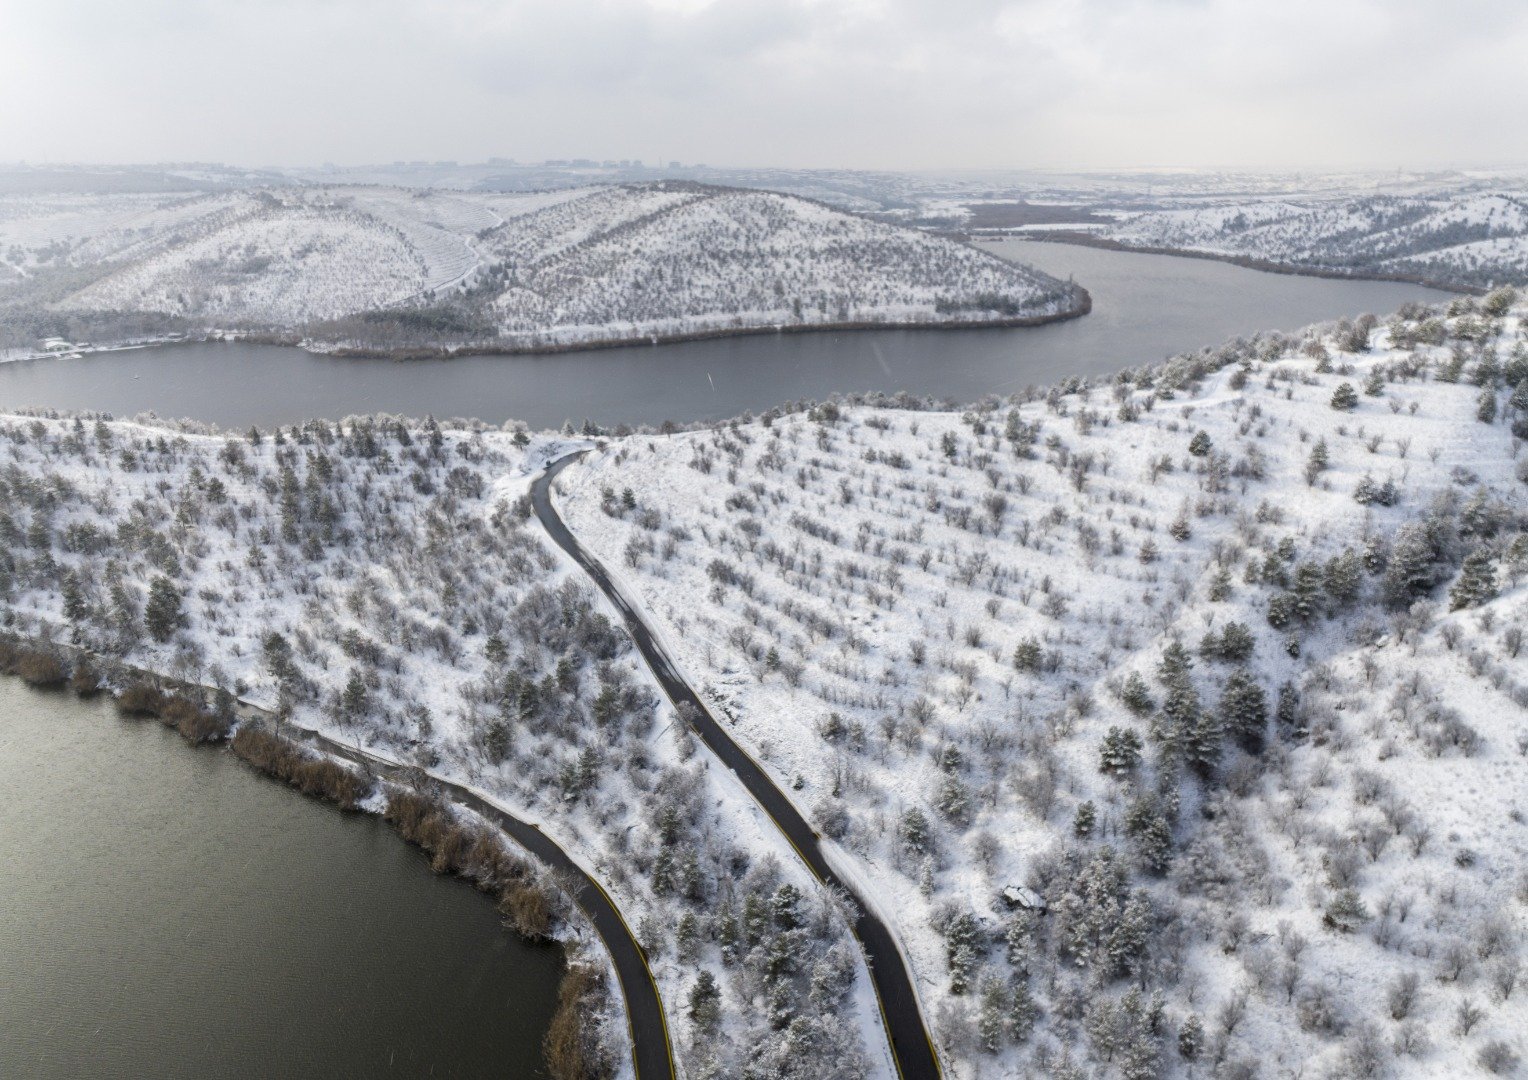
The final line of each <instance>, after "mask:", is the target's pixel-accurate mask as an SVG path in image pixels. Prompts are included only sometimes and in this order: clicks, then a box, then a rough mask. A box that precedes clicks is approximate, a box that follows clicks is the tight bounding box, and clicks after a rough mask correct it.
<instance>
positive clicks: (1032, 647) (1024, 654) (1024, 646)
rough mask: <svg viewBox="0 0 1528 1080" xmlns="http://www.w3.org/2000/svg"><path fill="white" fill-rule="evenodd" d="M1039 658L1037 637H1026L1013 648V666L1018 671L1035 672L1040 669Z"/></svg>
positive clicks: (1040, 656) (1039, 651)
mask: <svg viewBox="0 0 1528 1080" xmlns="http://www.w3.org/2000/svg"><path fill="white" fill-rule="evenodd" d="M1041 659H1042V654H1041V650H1040V641H1039V639H1038V638H1034V637H1027V638H1025V639H1024V640H1023V641H1020V642H1019V643H1018V644H1017V645H1015V646H1014V648H1013V666H1014V668H1016V669H1017V670H1019V671H1025V672H1028V673H1030V674H1035V673H1036V672H1038V671H1039V670H1040V662H1041Z"/></svg>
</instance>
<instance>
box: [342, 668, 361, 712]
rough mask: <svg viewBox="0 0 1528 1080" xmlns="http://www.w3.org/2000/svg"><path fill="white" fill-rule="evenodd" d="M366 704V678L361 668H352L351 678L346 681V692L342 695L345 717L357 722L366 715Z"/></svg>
mask: <svg viewBox="0 0 1528 1080" xmlns="http://www.w3.org/2000/svg"><path fill="white" fill-rule="evenodd" d="M366 706H367V693H366V679H365V677H364V676H362V674H361V669H360V668H351V669H350V678H349V679H348V680H347V681H346V683H345V692H344V693H343V694H342V695H341V697H340V708H341V709H342V710H343V712H344V715H345V719H346V720H348V721H349V722H351V723H355V722H356V721H357V720H359V719H361V717H362V716H364V715H366Z"/></svg>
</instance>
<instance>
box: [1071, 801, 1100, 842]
mask: <svg viewBox="0 0 1528 1080" xmlns="http://www.w3.org/2000/svg"><path fill="white" fill-rule="evenodd" d="M1097 821H1098V809H1097V807H1095V806H1094V805H1093V804H1092V802H1085V803H1083V804H1082V805H1081V806H1079V807H1077V816H1076V818H1074V819H1073V821H1072V835H1074V836H1075V837H1077V839H1079V840H1086V839H1087V838H1088V837H1090V836H1092V835H1093V827H1094V825H1095V824H1096V823H1097Z"/></svg>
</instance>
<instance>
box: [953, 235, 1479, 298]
mask: <svg viewBox="0 0 1528 1080" xmlns="http://www.w3.org/2000/svg"><path fill="white" fill-rule="evenodd" d="M977 235H978V234H973V237H976V236H977ZM981 238H982V239H988V237H981ZM990 239H993V240H1035V241H1039V242H1040V243H1045V244H1071V245H1073V246H1075V247H1088V248H1098V249H1100V250H1102V251H1121V252H1126V253H1129V254H1136V255H1173V256H1177V257H1178V258H1182V259H1208V260H1210V261H1211V262H1222V263H1229V264H1230V265H1232V266H1240V267H1241V268H1242V269H1244V270H1258V271H1261V272H1262V273H1265V274H1287V275H1289V276H1290V277H1309V278H1325V279H1327V280H1331V281H1388V282H1394V283H1396V284H1399V285H1420V286H1422V287H1423V288H1427V289H1439V290H1441V291H1443V292H1451V293H1458V294H1459V295H1461V296H1484V295H1486V293H1488V292H1489V291H1490V290H1489V289H1485V288H1482V287H1480V286H1478V285H1461V284H1459V283H1458V282H1449V281H1439V280H1436V279H1434V278H1424V277H1420V276H1418V275H1416V274H1365V273H1358V272H1349V271H1345V270H1338V269H1334V268H1330V267H1320V266H1299V265H1296V264H1294V263H1281V262H1272V261H1269V260H1267V259H1254V258H1252V257H1251V256H1248V255H1231V254H1228V253H1221V252H1215V251H1195V250H1193V249H1192V248H1170V247H1154V246H1145V245H1139V244H1123V243H1121V242H1120V241H1118V240H1110V239H1108V238H1107V237H1102V236H1094V235H1093V234H1091V233H1084V232H1073V231H1069V230H1065V229H1052V230H1046V231H1044V232H1033V233H1024V234H1022V235H1018V236H1009V235H1001V236H992V237H990Z"/></svg>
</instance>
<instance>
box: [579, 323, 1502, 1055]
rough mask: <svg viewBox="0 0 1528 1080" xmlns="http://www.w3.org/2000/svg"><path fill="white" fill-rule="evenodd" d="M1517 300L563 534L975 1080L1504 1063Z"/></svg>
mask: <svg viewBox="0 0 1528 1080" xmlns="http://www.w3.org/2000/svg"><path fill="white" fill-rule="evenodd" d="M1508 299H1509V298H1508V297H1507V296H1506V295H1504V294H1503V295H1497V296H1494V297H1492V298H1491V299H1490V301H1488V302H1487V305H1486V309H1485V310H1480V309H1478V308H1477V306H1476V304H1475V303H1474V302H1473V301H1460V302H1458V303H1457V304H1456V306H1455V307H1454V309H1453V312H1454V313H1453V314H1452V315H1451V316H1449V317H1448V318H1446V319H1439V318H1431V317H1429V316H1428V315H1427V313H1425V312H1415V313H1413V317H1411V318H1397V319H1395V320H1393V321H1392V322H1391V323H1390V324H1389V325H1388V326H1386V325H1381V326H1376V327H1370V326H1368V325H1367V324H1359V325H1356V326H1355V325H1351V324H1345V325H1341V326H1337V327H1328V328H1326V329H1325V330H1324V331H1313V332H1311V333H1309V334H1306V335H1301V336H1297V337H1292V338H1284V337H1281V336H1277V335H1273V336H1267V337H1264V338H1261V339H1258V340H1255V341H1253V342H1250V343H1240V344H1237V345H1233V346H1229V347H1227V348H1225V349H1222V350H1218V351H1207V352H1206V353H1204V354H1203V355H1200V356H1193V357H1183V358H1179V359H1177V360H1175V361H1172V362H1169V363H1168V364H1166V365H1165V366H1163V367H1160V368H1156V369H1151V370H1142V371H1140V372H1136V373H1127V374H1126V375H1125V376H1123V377H1121V378H1120V379H1119V380H1118V381H1117V382H1115V383H1113V384H1112V385H1104V386H1097V387H1091V388H1090V387H1085V386H1071V387H1066V388H1057V389H1056V390H1054V391H1052V392H1050V393H1049V394H1047V395H1045V396H1044V397H1043V398H1041V399H1039V400H1033V401H1029V402H1012V401H995V400H994V401H989V402H986V403H983V405H982V406H980V407H978V408H973V409H971V410H970V411H967V412H964V413H944V412H919V411H908V410H902V409H890V408H884V407H870V406H866V405H855V404H843V405H841V406H818V407H816V408H814V409H812V410H811V411H809V412H796V413H786V414H780V413H778V412H773V413H771V414H769V415H767V416H765V417H763V418H760V419H758V420H753V421H750V422H746V423H734V424H731V425H725V426H720V427H717V428H715V429H710V430H699V431H693V432H688V433H682V434H676V435H674V436H668V437H654V436H642V435H638V436H633V437H631V438H628V439H623V440H618V441H613V442H610V443H609V444H607V445H606V446H605V448H604V449H603V450H601V451H600V452H599V453H597V454H595V455H593V456H591V457H590V458H588V459H586V461H587V464H585V465H580V466H578V467H576V468H573V469H569V470H568V471H566V472H565V473H564V474H563V476H562V477H561V478H560V481H559V482H560V485H561V492H560V496H559V499H560V505H561V507H562V509H563V512H564V515H565V517H566V518H567V520H568V522H569V525H570V527H571V528H572V529H573V531H574V532H575V533H576V534H578V535H579V536H580V537H581V538H582V539H583V540H584V541H585V542H586V543H588V544H590V545H591V546H592V547H593V548H594V549H595V550H596V551H598V552H599V553H600V554H601V556H602V558H603V559H604V560H605V561H606V563H607V565H609V566H611V567H612V568H618V569H619V571H620V573H621V574H622V575H623V576H624V579H625V582H626V587H627V589H628V591H629V594H630V595H632V596H634V597H636V598H638V599H639V601H640V603H641V604H642V606H643V607H644V608H645V609H646V611H647V612H648V613H649V614H650V615H651V616H652V617H654V618H655V620H656V622H657V624H658V630H659V632H660V633H661V634H662V636H663V638H664V640H665V641H666V643H667V646H668V648H669V649H670V651H671V653H672V654H673V655H674V656H675V657H676V659H677V660H678V662H679V663H680V665H681V667H682V668H683V669H684V670H685V671H686V672H687V674H688V675H689V677H690V678H691V679H692V681H694V682H695V683H696V684H697V685H699V686H702V687H704V688H705V692H707V693H708V694H709V695H710V696H711V697H712V698H713V700H714V701H715V702H716V704H717V706H718V708H719V710H720V713H721V714H724V715H725V716H726V717H728V718H730V720H731V724H732V728H733V730H734V732H735V733H736V735H737V737H738V738H739V739H740V740H741V741H742V742H743V743H744V744H745V745H746V746H748V747H749V748H750V749H751V750H752V751H753V752H755V753H756V754H757V755H758V756H759V757H760V758H761V759H762V760H763V761H765V762H766V763H767V764H768V766H769V767H770V768H771V770H772V771H773V772H774V774H775V776H776V777H777V778H778V779H779V780H780V781H781V782H782V786H783V787H787V788H789V789H792V790H793V791H794V793H795V798H796V799H797V800H798V801H799V803H800V805H801V806H802V808H803V809H804V810H806V811H808V812H809V813H810V814H811V815H812V816H813V817H814V819H815V821H816V823H817V825H818V827H819V829H820V830H821V831H822V832H823V833H824V834H825V835H827V836H830V837H833V838H835V839H836V840H837V842H838V844H839V845H840V846H841V849H842V859H843V860H844V861H845V862H846V864H847V865H849V866H850V867H852V868H853V871H854V872H855V873H856V875H857V876H858V877H859V878H861V879H863V880H865V881H866V882H868V883H869V884H868V886H867V891H868V892H869V893H870V894H871V895H874V896H876V897H877V898H878V902H879V906H880V908H881V909H882V910H883V911H885V912H887V913H889V914H890V916H891V921H892V923H893V925H894V926H895V927H896V929H897V931H898V932H899V933H900V936H901V938H902V941H903V943H904V945H905V947H906V949H907V951H908V953H909V954H910V956H911V958H912V962H913V963H912V966H913V969H914V972H915V976H916V978H917V980H918V983H919V986H920V992H921V994H922V995H923V998H924V1001H925V1003H926V1004H927V1005H928V1006H929V1007H930V1012H931V1020H932V1022H933V1025H934V1028H935V1030H936V1032H937V1035H938V1038H939V1041H940V1049H941V1052H942V1054H943V1055H944V1057H945V1059H946V1061H947V1063H948V1065H949V1067H950V1072H951V1074H952V1075H955V1076H960V1077H997V1076H1033V1077H1041V1076H1077V1077H1081V1076H1107V1077H1112V1076H1126V1077H1146V1076H1178V1075H1206V1074H1207V1073H1209V1072H1213V1073H1214V1075H1225V1076H1249V1077H1250V1076H1268V1077H1275V1076H1298V1075H1322V1076H1327V1075H1330V1076H1342V1077H1353V1076H1381V1075H1395V1076H1404V1077H1416V1078H1422V1077H1438V1076H1468V1075H1484V1074H1489V1073H1492V1072H1501V1073H1506V1072H1510V1071H1511V1068H1513V1067H1515V1066H1513V1065H1512V1062H1513V1061H1515V1060H1518V1059H1521V1058H1522V1057H1523V1056H1524V1055H1525V1054H1528V994H1525V993H1524V991H1523V989H1522V988H1521V987H1520V986H1519V985H1518V973H1519V972H1520V970H1521V956H1520V953H1521V949H1522V942H1523V941H1524V940H1525V938H1528V869H1525V868H1528V829H1525V827H1524V814H1525V812H1528V801H1525V800H1528V654H1525V653H1524V652H1522V635H1523V631H1524V628H1525V624H1528V588H1525V587H1524V585H1523V584H1522V582H1523V579H1524V577H1525V575H1528V535H1525V533H1524V531H1523V530H1524V526H1525V523H1528V517H1525V512H1524V508H1525V498H1524V494H1525V487H1524V485H1525V483H1528V457H1524V456H1523V455H1522V454H1521V452H1520V451H1521V445H1522V441H1523V439H1524V437H1525V436H1528V344H1525V340H1524V324H1523V322H1522V312H1521V311H1513V312H1508V311H1507V307H1506V305H1507V302H1508ZM1344 388H1346V389H1344ZM1334 402H1335V403H1336V404H1335V405H1334ZM1339 405H1340V406H1341V407H1337V406H1339ZM1514 432H1515V433H1514ZM1010 886H1012V887H1015V888H1018V887H1022V888H1027V889H1032V890H1034V891H1035V892H1036V893H1038V894H1039V895H1040V896H1041V897H1043V898H1044V900H1045V901H1046V902H1047V903H1048V905H1049V914H1048V915H1046V916H1045V917H1043V918H1037V917H1034V916H1033V915H1031V914H1030V913H1028V912H1026V911H1024V910H1022V908H1014V907H1012V906H1011V905H1010V904H1009V903H1008V902H1006V901H1005V900H1004V898H1003V891H1004V890H1005V888H1007V887H1010Z"/></svg>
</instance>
